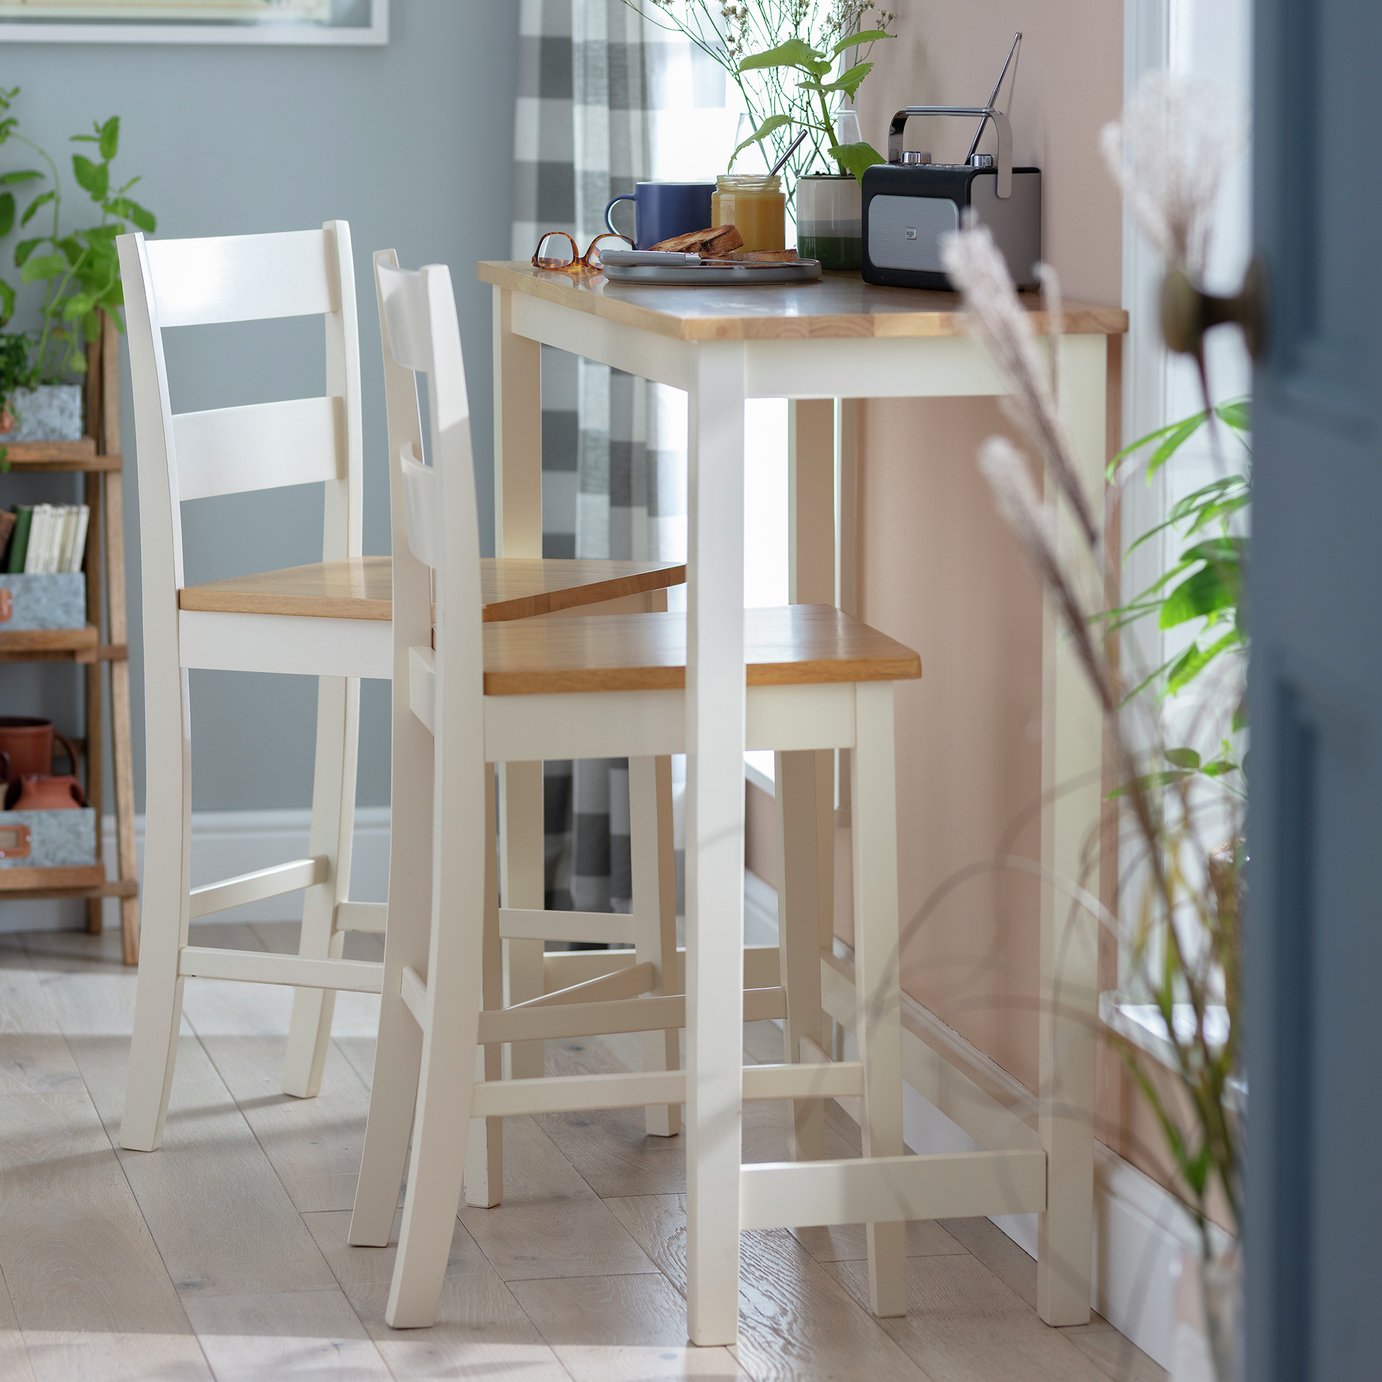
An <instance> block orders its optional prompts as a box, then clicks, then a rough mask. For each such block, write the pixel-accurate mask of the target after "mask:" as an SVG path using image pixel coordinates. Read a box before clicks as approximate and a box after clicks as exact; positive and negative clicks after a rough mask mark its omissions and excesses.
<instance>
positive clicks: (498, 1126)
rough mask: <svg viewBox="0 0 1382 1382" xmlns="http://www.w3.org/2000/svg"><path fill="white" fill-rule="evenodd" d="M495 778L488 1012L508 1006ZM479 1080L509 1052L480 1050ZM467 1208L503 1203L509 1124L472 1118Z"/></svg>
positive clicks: (489, 823) (489, 826)
mask: <svg viewBox="0 0 1382 1382" xmlns="http://www.w3.org/2000/svg"><path fill="white" fill-rule="evenodd" d="M494 785H495V784H494V775H493V773H492V772H489V771H488V770H487V773H486V780H485V839H486V841H487V842H488V843H489V854H488V855H487V856H486V858H487V859H488V861H489V865H490V867H489V871H488V873H487V874H486V881H485V945H484V971H485V972H484V979H483V981H482V983H483V994H482V998H481V1002H482V1004H483V1006H484V1007H485V1008H486V1009H491V1008H502V1007H503V1006H504V942H503V941H502V940H501V939H500V936H499V879H498V876H497V873H496V870H495V859H494V853H495V849H496V848H497V845H498V839H497V834H496V831H495V814H494ZM475 1078H476V1080H477V1081H478V1080H502V1079H503V1078H504V1048H503V1047H502V1046H481V1047H477V1048H476V1051H475ZM463 1193H464V1194H465V1202H466V1204H468V1205H473V1206H475V1207H476V1208H478V1209H493V1208H494V1206H495V1205H497V1204H498V1203H499V1202H500V1201H501V1200H502V1199H503V1198H504V1120H503V1119H502V1118H472V1119H471V1120H470V1132H469V1136H468V1141H467V1143H466V1157H465V1179H464V1190H463Z"/></svg>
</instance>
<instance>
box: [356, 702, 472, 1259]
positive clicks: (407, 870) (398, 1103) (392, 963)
mask: <svg viewBox="0 0 1382 1382" xmlns="http://www.w3.org/2000/svg"><path fill="white" fill-rule="evenodd" d="M434 772H435V765H434V763H433V742H432V736H431V734H430V733H429V732H428V730H427V728H426V726H424V725H423V724H422V722H421V721H420V720H418V719H417V717H416V716H414V714H413V713H412V711H411V709H410V708H409V706H408V688H407V684H406V683H399V684H397V685H396V686H395V695H394V703H393V771H392V785H391V792H392V799H393V806H392V817H393V819H392V824H391V828H390V832H389V900H388V901H389V912H388V915H389V925H388V929H387V931H386V932H385V934H384V975H383V980H382V984H381V990H380V1007H379V1040H378V1045H377V1047H376V1049H375V1053H374V1078H373V1080H372V1081H371V1082H370V1096H369V1120H368V1122H367V1123H366V1125H365V1145H364V1150H363V1152H362V1153H361V1157H360V1178H359V1180H358V1181H357V1182H356V1186H355V1208H354V1212H353V1213H352V1214H351V1217H350V1229H349V1232H348V1234H347V1237H348V1240H349V1241H350V1242H351V1243H353V1244H354V1245H356V1246H357V1247H379V1248H382V1247H384V1246H386V1245H387V1244H388V1241H389V1235H390V1234H391V1233H392V1232H393V1221H394V1213H395V1211H396V1210H397V1208H398V1191H399V1187H400V1186H401V1185H402V1184H403V1168H404V1165H405V1164H406V1162H407V1159H408V1138H409V1135H410V1133H411V1132H412V1127H413V1109H414V1103H415V1100H416V1097H417V1085H418V1072H419V1069H420V1067H421V1061H422V1030H421V1028H420V1027H419V1026H418V1023H417V1020H416V1019H415V1018H414V1017H413V1015H412V1013H411V1012H409V1011H408V1008H407V1005H406V1004H405V1003H404V1002H403V990H402V983H403V971H404V969H405V968H408V969H412V970H415V971H416V972H417V973H418V974H426V973H427V972H428V971H427V953H428V937H429V931H430V920H431V915H432V792H433V775H434ZM457 1154H458V1155H459V1152H458V1153H457Z"/></svg>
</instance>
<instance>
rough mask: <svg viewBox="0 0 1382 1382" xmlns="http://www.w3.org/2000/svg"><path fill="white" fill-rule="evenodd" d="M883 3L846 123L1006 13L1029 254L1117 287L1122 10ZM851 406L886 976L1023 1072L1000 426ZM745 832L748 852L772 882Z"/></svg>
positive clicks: (1027, 996)
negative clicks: (1106, 136)
mask: <svg viewBox="0 0 1382 1382" xmlns="http://www.w3.org/2000/svg"><path fill="white" fill-rule="evenodd" d="M897 8H898V9H899V10H900V11H901V14H902V19H901V23H900V29H901V36H900V37H899V38H898V39H897V40H896V41H894V42H891V43H884V44H879V45H877V46H876V47H875V49H874V53H873V56H874V58H875V59H876V60H877V63H878V67H877V70H876V71H875V72H874V73H873V74H872V75H871V76H870V78H869V80H868V81H867V82H866V83H865V85H864V88H863V91H862V93H861V102H860V113H861V116H862V120H863V124H864V130H865V136H866V137H867V138H870V139H871V140H872V142H873V143H875V144H877V145H879V146H881V145H882V143H883V140H884V139H885V137H886V132H887V124H888V119H889V117H890V116H891V114H892V112H893V111H894V110H896V109H897V108H898V107H900V106H904V105H909V104H922V103H936V102H949V103H951V104H976V103H979V102H981V101H983V100H984V99H985V98H986V97H987V95H988V92H989V90H990V89H991V87H992V85H993V82H994V79H995V77H996V76H997V73H998V68H999V66H1000V65H1001V63H1002V60H1003V56H1004V54H1005V53H1006V52H1007V49H1008V45H1009V43H1010V42H1011V39H1012V35H1013V33H1014V31H1015V30H1017V29H1019V28H1021V29H1023V30H1024V34H1025V37H1024V39H1023V47H1022V53H1021V57H1020V61H1019V64H1018V68H1017V73H1016V85H1015V91H1014V94H1013V95H1012V99H1011V104H1010V105H1009V112H1010V115H1011V117H1012V121H1013V127H1014V133H1015V140H1016V154H1017V158H1018V161H1019V162H1022V163H1027V162H1031V163H1035V164H1037V165H1038V166H1039V167H1040V168H1041V169H1042V173H1043V200H1044V207H1043V227H1042V234H1043V246H1044V254H1045V257H1046V258H1047V259H1048V260H1049V261H1050V262H1052V263H1053V264H1054V265H1055V266H1056V268H1057V269H1058V271H1059V272H1060V274H1061V277H1062V280H1063V282H1064V285H1065V290H1066V293H1067V295H1068V296H1070V297H1072V298H1074V297H1082V298H1086V299H1089V300H1092V301H1097V302H1108V303H1116V302H1118V301H1119V300H1120V296H1121V254H1120V241H1121V214H1120V206H1119V198H1118V194H1117V191H1116V188H1115V186H1114V184H1113V182H1112V181H1111V179H1110V178H1109V176H1108V175H1107V173H1106V172H1105V171H1104V167H1103V164H1102V161H1101V159H1100V158H1099V155H1098V152H1097V146H1096V141H1097V138H1098V132H1099V130H1100V128H1101V127H1102V126H1103V125H1104V124H1105V123H1106V122H1107V121H1109V120H1111V119H1113V118H1115V117H1116V115H1117V114H1118V111H1119V108H1120V106H1121V103H1122V62H1123V59H1122V42H1123V38H1122V16H1121V6H1120V5H1118V4H1116V3H1114V0H1044V3H1042V4H1040V5H1032V4H1030V3H1028V4H1022V3H1017V2H1016V0H967V2H966V3H964V4H956V5H946V6H941V5H933V4H928V5H925V6H923V5H920V4H918V3H916V0H903V3H902V4H900V5H899V6H897ZM1004 99H1005V102H1006V100H1007V96H1006V93H1005V98H1004ZM972 129H973V126H972V124H971V123H970V122H968V121H958V120H956V121H940V120H938V121H933V122H930V127H929V128H925V129H923V130H922V131H918V134H919V135H921V136H922V138H921V140H920V142H921V143H922V144H923V145H924V146H926V147H929V148H930V149H931V150H932V152H933V154H934V156H935V157H936V158H937V159H938V160H941V161H944V160H945V159H947V158H952V159H953V158H958V157H960V156H961V155H962V154H963V152H964V148H965V146H966V144H967V143H968V140H969V137H970V134H971V132H972ZM863 413H864V418H863V437H862V439H861V443H862V444H861V447H860V455H861V463H860V474H859V512H860V533H859V553H860V558H859V571H858V576H859V590H860V609H859V610H858V613H859V614H861V615H862V617H863V618H865V619H866V620H868V622H869V623H871V624H874V625H876V626H878V627H879V628H881V629H883V630H885V631H886V632H887V633H889V634H891V635H893V636H894V637H896V638H899V639H902V640H903V641H904V642H907V643H909V644H910V645H911V646H913V647H916V648H917V649H918V650H919V651H920V652H921V655H922V661H923V665H924V666H925V669H926V672H925V676H924V678H923V680H922V681H921V682H919V683H909V684H906V685H904V686H903V687H902V688H901V689H900V691H899V695H898V706H897V710H898V742H899V763H898V780H899V800H898V809H899V832H900V844H901V849H900V857H901V861H902V864H901V897H902V915H903V925H904V935H905V941H904V947H903V957H904V958H903V963H904V983H905V985H906V987H907V989H908V991H909V992H910V993H911V994H912V995H913V996H914V997H915V998H917V999H918V1000H919V1001H920V1002H922V1003H923V1004H924V1005H925V1006H926V1007H928V1008H930V1009H931V1010H932V1011H934V1012H935V1013H937V1014H938V1015H939V1016H940V1017H941V1018H943V1019H944V1020H945V1021H946V1022H947V1023H949V1024H950V1025H951V1026H953V1027H954V1028H956V1030H958V1031H959V1032H961V1033H962V1034H963V1035H964V1036H965V1037H966V1038H967V1039H969V1040H970V1041H972V1042H973V1043H974V1044H975V1045H977V1046H978V1047H979V1048H980V1049H982V1050H983V1051H985V1052H987V1053H988V1054H989V1055H990V1056H992V1057H993V1058H994V1059H995V1060H996V1061H998V1062H999V1064H1001V1065H1002V1066H1003V1067H1004V1068H1005V1069H1007V1070H1009V1071H1011V1072H1012V1073H1013V1074H1014V1075H1016V1076H1017V1077H1018V1078H1020V1079H1022V1080H1023V1081H1024V1082H1025V1083H1026V1084H1028V1085H1029V1086H1031V1085H1034V1084H1035V1080H1036V1011H1035V993H1034V989H1033V983H1032V977H1031V976H1032V975H1034V973H1035V971H1036V961H1037V916H1038V898H1037V892H1036V888H1035V885H1034V884H1033V882H1032V881H1031V880H1030V879H1028V878H1025V877H1022V876H1018V875H1014V874H1012V873H1005V872H1002V871H1000V870H998V869H996V868H992V867H989V868H983V867H979V866H980V865H981V864H982V862H983V861H984V860H987V859H990V858H992V857H994V856H996V855H998V854H1005V853H1006V854H1022V855H1026V856H1028V857H1031V858H1035V857H1036V856H1037V853H1038V848H1039V837H1038V823H1037V818H1036V808H1037V804H1038V803H1037V797H1038V792H1039V781H1040V743H1039V739H1038V728H1039V720H1038V716H1039V691H1040V687H1039V674H1040V651H1041V649H1040V628H1041V613H1040V595H1039V591H1038V588H1037V585H1036V582H1035V580H1034V578H1033V577H1032V576H1031V574H1030V572H1029V571H1028V568H1027V567H1026V565H1025V563H1024V561H1023V559H1022V557H1021V555H1020V554H1019V552H1018V551H1017V549H1016V547H1015V545H1014V543H1013V541H1012V539H1011V537H1010V535H1009V534H1008V532H1007V530H1006V528H1005V527H1004V525H1003V523H1002V522H1001V520H1000V519H999V518H998V517H997V516H996V515H995V513H994V511H993V506H992V503H991V502H990V499H989V495H988V492H987V490H986V488H985V486H984V484H983V482H982V480H981V479H980V477H979V476H978V474H977V471H976V468H975V465H974V454H975V449H976V447H977V445H978V443H979V442H980V441H981V440H982V439H983V438H984V437H986V436H988V435H989V434H990V433H992V432H993V431H995V430H997V429H999V428H1000V426H1001V422H1000V418H999V414H998V411H997V408H996V406H995V405H993V404H992V403H988V402H983V401H973V400H950V401H937V402H927V403H892V402H889V403H870V404H868V405H867V406H866V407H865V408H864V410H863ZM762 821H763V817H762V816H761V815H759V814H757V813H754V823H755V825H757V824H758V823H759V822H762ZM762 834H763V831H762V829H761V826H760V828H758V829H755V830H754V836H755V839H754V842H753V850H752V854H751V860H750V862H751V865H752V866H754V867H756V868H759V869H762V871H763V872H765V873H767V874H768V875H769V876H770V875H771V869H770V867H768V865H767V863H766V859H765V858H764V855H765V852H766V851H765V850H764V849H763V848H762V843H763V842H762ZM767 847H768V851H770V850H771V840H768V841H767ZM769 857H770V856H769ZM967 874H969V875H970V876H965V875H967ZM962 878H963V881H960V880H961V879H962ZM840 891H841V892H843V889H841V890H840ZM941 894H944V895H943V896H939V895H941ZM841 901H842V902H843V901H846V899H845V898H841ZM841 929H842V931H843V932H844V933H846V934H847V932H848V917H847V916H843V917H842V918H841ZM1119 1121H1121V1120H1119Z"/></svg>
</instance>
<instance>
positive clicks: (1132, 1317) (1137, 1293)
mask: <svg viewBox="0 0 1382 1382" xmlns="http://www.w3.org/2000/svg"><path fill="white" fill-rule="evenodd" d="M744 912H745V931H746V932H751V933H752V934H754V935H755V936H756V937H758V938H760V939H759V941H758V943H759V944H762V943H764V939H761V938H767V937H774V938H775V937H776V934H777V894H776V892H775V890H774V889H773V888H772V887H770V886H769V885H768V884H767V883H765V882H764V881H763V880H762V879H761V878H759V877H757V876H756V875H755V874H752V873H747V874H745V887H744ZM903 1023H904V1026H903V1034H902V1035H903V1043H904V1047H905V1046H906V1045H907V1044H908V1043H915V1044H916V1045H917V1046H921V1045H923V1044H924V1043H923V1042H922V1038H921V1036H920V1035H919V1033H920V1032H923V1031H936V1030H939V1031H941V1032H942V1034H943V1038H944V1043H943V1044H946V1045H949V1046H951V1047H964V1048H967V1051H968V1052H969V1053H971V1054H972V1058H973V1059H974V1060H975V1061H976V1062H978V1063H980V1064H982V1065H983V1066H984V1068H985V1073H986V1076H987V1078H988V1079H989V1080H990V1081H993V1082H995V1083H997V1084H998V1085H999V1086H1000V1093H1001V1098H1002V1102H1003V1103H1004V1104H1006V1105H1007V1106H1008V1107H1009V1108H1011V1109H1012V1110H1013V1111H1014V1112H1017V1113H1019V1114H1021V1115H1022V1116H1023V1117H1024V1118H1025V1120H1026V1121H1027V1122H1029V1123H1031V1124H1032V1125H1033V1126H1035V1122H1036V1099H1035V1096H1034V1095H1033V1094H1032V1092H1031V1091H1030V1090H1029V1089H1027V1088H1026V1086H1025V1085H1023V1084H1022V1083H1021V1082H1020V1081H1018V1080H1016V1079H1014V1078H1013V1077H1012V1076H1011V1075H1009V1074H1008V1073H1007V1072H1006V1071H1004V1070H1002V1069H1001V1068H1000V1067H998V1066H996V1065H994V1064H993V1062H992V1061H989V1060H988V1059H987V1058H986V1057H984V1056H983V1055H982V1053H980V1052H978V1051H976V1050H975V1049H974V1048H973V1047H971V1046H969V1044H968V1043H967V1042H965V1041H964V1039H963V1038H962V1037H960V1036H959V1035H958V1034H957V1033H955V1032H954V1031H953V1030H951V1029H950V1028H947V1027H944V1024H942V1023H941V1022H940V1019H939V1018H937V1017H936V1016H935V1015H934V1014H932V1013H930V1012H928V1011H927V1010H926V1009H925V1008H923V1007H922V1006H921V1005H920V1004H919V1003H916V1002H915V1001H913V1000H911V999H909V998H907V997H905V996H904V998H903ZM852 1044H853V1043H852V1040H851V1039H850V1038H849V1037H848V1036H846V1051H845V1055H846V1057H847V1058H848V1056H849V1054H850V1051H849V1047H850V1046H852ZM906 1063H907V1062H906V1056H905V1054H904V1064H906ZM852 1102H853V1101H850V1100H840V1103H841V1106H842V1107H844V1108H845V1109H846V1110H847V1111H849V1112H851V1113H853V1112H854V1110H853V1109H851V1108H850V1104H851V1103H852ZM903 1135H904V1137H905V1139H906V1142H907V1146H908V1147H909V1148H910V1149H911V1150H912V1151H914V1152H919V1153H938V1152H964V1151H979V1150H981V1148H980V1145H979V1143H977V1142H976V1141H975V1140H974V1139H973V1138H971V1137H970V1136H969V1135H968V1134H967V1133H966V1132H964V1130H963V1129H962V1128H960V1127H959V1126H957V1125H956V1124H955V1123H953V1122H952V1121H951V1120H950V1119H949V1118H947V1117H946V1116H945V1115H944V1114H943V1113H942V1112H941V1111H940V1110H939V1109H938V1108H936V1106H935V1105H934V1104H932V1103H930V1102H929V1101H928V1100H926V1099H924V1098H923V1097H922V1096H921V1095H920V1094H919V1093H918V1092H917V1091H916V1090H915V1089H913V1088H912V1087H911V1086H910V1085H908V1086H906V1087H905V1088H904V1090H903ZM993 1222H994V1223H995V1224H996V1225H997V1226H998V1227H999V1228H1000V1229H1002V1230H1003V1232H1004V1233H1006V1234H1007V1235H1008V1237H1009V1238H1011V1239H1012V1240H1013V1242H1015V1243H1017V1244H1018V1246H1019V1247H1021V1248H1023V1249H1025V1251H1026V1252H1028V1253H1029V1254H1030V1255H1031V1256H1032V1257H1035V1256H1036V1243H1037V1224H1036V1215H1035V1214H1012V1215H1000V1216H998V1217H995V1218H994V1220H993ZM1196 1246H1197V1244H1196V1239H1195V1236H1194V1232H1193V1228H1192V1225H1191V1221H1190V1218H1189V1216H1188V1215H1187V1214H1186V1212H1185V1209H1184V1207H1183V1206H1182V1204H1181V1202H1180V1201H1179V1200H1178V1199H1177V1198H1176V1197H1175V1196H1174V1195H1172V1194H1171V1193H1170V1192H1169V1191H1168V1190H1166V1189H1164V1188H1163V1187H1162V1186H1160V1185H1158V1184H1157V1183H1156V1181H1154V1180H1152V1179H1151V1177H1149V1176H1147V1175H1145V1174H1144V1173H1143V1172H1141V1171H1139V1170H1138V1169H1137V1167H1135V1166H1133V1165H1132V1164H1131V1162H1128V1161H1125V1160H1124V1159H1123V1158H1122V1157H1120V1156H1119V1155H1118V1154H1117V1153H1116V1152H1113V1151H1111V1150H1110V1149H1109V1148H1108V1147H1106V1146H1104V1145H1103V1143H1095V1165H1094V1287H1093V1290H1092V1292H1091V1295H1092V1300H1091V1302H1090V1303H1091V1304H1092V1305H1093V1306H1094V1308H1095V1309H1096V1310H1097V1311H1098V1312H1099V1313H1100V1314H1101V1315H1102V1316H1103V1317H1104V1318H1105V1319H1106V1320H1108V1321H1109V1323H1110V1324H1112V1325H1113V1326H1114V1328H1116V1329H1117V1330H1119V1331H1120V1332H1121V1333H1122V1334H1124V1335H1126V1336H1127V1337H1128V1338H1129V1339H1131V1340H1132V1341H1133V1343H1135V1344H1136V1345H1137V1346H1138V1348H1140V1349H1141V1350H1142V1351H1143V1352H1144V1353H1146V1354H1147V1355H1149V1356H1150V1357H1151V1358H1152V1359H1154V1360H1155V1361H1156V1362H1157V1363H1159V1364H1161V1366H1162V1367H1165V1368H1169V1367H1171V1365H1172V1361H1173V1360H1172V1350H1173V1347H1174V1344H1175V1336H1176V1330H1175V1276H1174V1269H1175V1267H1176V1265H1177V1263H1178V1262H1179V1260H1180V1257H1181V1253H1182V1251H1183V1250H1184V1249H1185V1248H1191V1249H1194V1248H1195V1247H1196Z"/></svg>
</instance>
